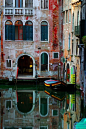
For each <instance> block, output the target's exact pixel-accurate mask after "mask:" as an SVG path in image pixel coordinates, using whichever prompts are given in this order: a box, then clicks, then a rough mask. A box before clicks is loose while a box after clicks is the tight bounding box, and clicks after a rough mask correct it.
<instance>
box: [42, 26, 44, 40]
mask: <svg viewBox="0 0 86 129" xmlns="http://www.w3.org/2000/svg"><path fill="white" fill-rule="evenodd" d="M41 41H44V26H42V25H41Z"/></svg>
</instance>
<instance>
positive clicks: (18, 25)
mask: <svg viewBox="0 0 86 129" xmlns="http://www.w3.org/2000/svg"><path fill="white" fill-rule="evenodd" d="M17 21H21V20H17ZM17 21H16V22H17ZM16 22H15V29H16V26H17V27H18V35H17V36H18V39H16V36H15V40H18V41H20V40H23V22H22V21H21V22H22V24H16ZM20 26H22V39H19V31H20V28H19V27H20ZM15 33H16V31H15Z"/></svg>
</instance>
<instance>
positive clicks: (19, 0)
mask: <svg viewBox="0 0 86 129" xmlns="http://www.w3.org/2000/svg"><path fill="white" fill-rule="evenodd" d="M15 5H16V7H17V8H18V7H23V0H15Z"/></svg>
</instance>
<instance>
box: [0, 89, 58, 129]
mask: <svg viewBox="0 0 86 129" xmlns="http://www.w3.org/2000/svg"><path fill="white" fill-rule="evenodd" d="M0 99H1V101H0V102H2V105H0V106H1V107H2V108H3V110H2V116H3V123H2V128H4V129H7V128H17V129H18V128H22V129H23V128H28V129H33V128H34V129H38V128H39V129H52V128H54V129H57V128H58V126H59V112H60V111H59V109H60V108H59V101H57V100H56V99H54V98H52V97H50V96H48V95H47V94H45V93H44V92H43V91H39V92H38V93H37V98H36V95H35V91H32V90H18V91H17V92H16V91H15V90H14V91H12V89H11V88H10V89H8V90H3V91H1V98H0ZM2 128H1V129H2Z"/></svg>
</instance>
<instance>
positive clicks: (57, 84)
mask: <svg viewBox="0 0 86 129" xmlns="http://www.w3.org/2000/svg"><path fill="white" fill-rule="evenodd" d="M44 85H45V86H46V87H49V88H53V89H64V88H66V83H65V82H63V81H59V80H52V79H50V80H45V81H44Z"/></svg>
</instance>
